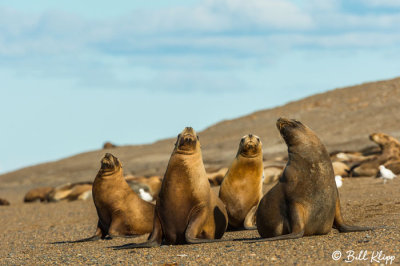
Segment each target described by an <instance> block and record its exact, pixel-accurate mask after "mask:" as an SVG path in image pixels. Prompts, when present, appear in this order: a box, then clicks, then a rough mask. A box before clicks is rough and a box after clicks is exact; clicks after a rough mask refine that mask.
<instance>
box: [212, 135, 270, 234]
mask: <svg viewBox="0 0 400 266" xmlns="http://www.w3.org/2000/svg"><path fill="white" fill-rule="evenodd" d="M263 172H264V166H263V151H262V143H261V141H260V138H259V137H258V136H256V135H253V134H249V135H246V136H243V137H242V139H241V140H240V143H239V149H238V152H237V154H236V157H235V159H234V160H233V162H232V164H231V166H230V167H229V170H228V172H227V173H226V175H225V177H224V180H223V181H222V184H221V189H220V190H219V197H220V199H221V200H222V202H223V203H224V204H225V207H226V211H227V212H228V218H229V227H230V228H231V229H240V228H245V229H250V228H253V227H254V226H255V212H256V209H257V205H258V202H259V201H260V200H261V197H262V184H263Z"/></svg>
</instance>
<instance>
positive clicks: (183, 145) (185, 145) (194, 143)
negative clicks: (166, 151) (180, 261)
mask: <svg viewBox="0 0 400 266" xmlns="http://www.w3.org/2000/svg"><path fill="white" fill-rule="evenodd" d="M227 225H228V215H227V213H226V210H225V206H224V204H223V202H222V201H221V200H220V199H219V198H218V197H217V195H216V194H214V192H213V191H211V187H210V183H209V182H208V179H207V174H206V170H205V168H204V164H203V158H202V154H201V149H200V141H199V138H198V136H197V134H196V132H195V131H194V130H193V129H192V128H191V127H187V128H185V129H184V130H183V131H182V133H181V134H179V135H178V137H177V141H176V143H175V148H174V150H173V152H172V154H171V158H170V160H169V162H168V166H167V170H166V172H165V175H164V178H163V182H162V186H161V191H160V194H159V198H158V200H157V203H156V210H155V213H154V225H153V232H152V233H151V235H150V237H149V239H148V241H147V242H145V243H141V244H128V245H124V246H120V247H117V249H125V248H147V247H155V246H160V245H161V242H162V241H164V242H165V243H166V244H194V243H207V242H214V241H216V240H215V239H219V238H221V237H222V236H223V234H224V233H225V230H226V228H227Z"/></svg>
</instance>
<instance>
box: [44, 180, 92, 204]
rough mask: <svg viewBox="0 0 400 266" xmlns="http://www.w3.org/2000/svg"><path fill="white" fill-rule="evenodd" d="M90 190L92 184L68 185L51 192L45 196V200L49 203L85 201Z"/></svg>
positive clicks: (88, 196)
mask: <svg viewBox="0 0 400 266" xmlns="http://www.w3.org/2000/svg"><path fill="white" fill-rule="evenodd" d="M91 190H92V182H77V183H72V184H70V183H68V184H64V185H61V186H58V187H56V188H54V189H53V190H51V191H50V192H49V193H48V194H47V197H46V200H47V201H49V202H58V201H61V200H67V201H74V200H86V199H88V198H90V195H91V193H90V191H91Z"/></svg>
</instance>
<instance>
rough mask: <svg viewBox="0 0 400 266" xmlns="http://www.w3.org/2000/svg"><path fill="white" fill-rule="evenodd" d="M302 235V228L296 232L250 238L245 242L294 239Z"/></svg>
mask: <svg viewBox="0 0 400 266" xmlns="http://www.w3.org/2000/svg"><path fill="white" fill-rule="evenodd" d="M303 235H304V230H302V231H300V232H297V233H290V234H286V235H280V236H274V237H269V238H259V239H254V240H251V241H247V242H246V243H254V242H264V241H276V240H287V239H296V238H301V237H303Z"/></svg>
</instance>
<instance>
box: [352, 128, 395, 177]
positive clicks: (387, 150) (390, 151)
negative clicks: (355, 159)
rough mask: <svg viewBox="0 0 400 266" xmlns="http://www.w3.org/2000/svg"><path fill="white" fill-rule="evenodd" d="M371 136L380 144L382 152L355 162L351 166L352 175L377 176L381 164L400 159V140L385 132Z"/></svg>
mask: <svg viewBox="0 0 400 266" xmlns="http://www.w3.org/2000/svg"><path fill="white" fill-rule="evenodd" d="M369 138H370V139H371V140H372V141H373V142H375V143H376V144H378V145H379V147H380V149H381V153H380V154H378V155H372V156H371V157H369V158H368V159H366V160H364V161H361V162H359V163H356V164H354V165H353V166H352V167H351V168H350V171H349V172H350V176H355V177H356V176H376V175H377V173H378V171H379V170H378V168H379V165H384V164H387V163H390V162H393V161H398V160H400V142H399V141H398V140H397V139H396V138H394V137H392V136H389V135H387V134H385V133H373V134H371V135H370V136H369Z"/></svg>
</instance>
